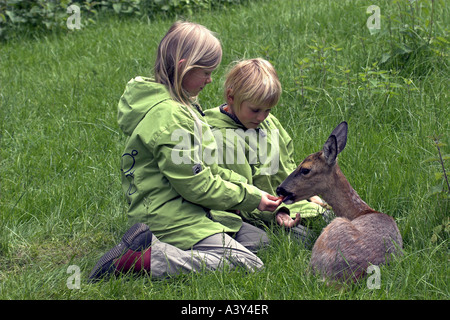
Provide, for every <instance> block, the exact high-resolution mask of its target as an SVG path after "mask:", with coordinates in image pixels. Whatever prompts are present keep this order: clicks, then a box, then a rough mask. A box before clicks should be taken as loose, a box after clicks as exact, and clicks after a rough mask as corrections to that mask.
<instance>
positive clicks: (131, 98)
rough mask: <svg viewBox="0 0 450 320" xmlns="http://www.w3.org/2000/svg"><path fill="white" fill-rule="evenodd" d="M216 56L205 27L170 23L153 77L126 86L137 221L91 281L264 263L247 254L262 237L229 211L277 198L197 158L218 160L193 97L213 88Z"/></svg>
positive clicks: (124, 118) (126, 177)
mask: <svg viewBox="0 0 450 320" xmlns="http://www.w3.org/2000/svg"><path fill="white" fill-rule="evenodd" d="M221 58H222V48H221V45H220V42H219V40H218V39H217V38H216V37H215V36H214V35H213V34H212V33H211V32H210V31H209V30H208V29H206V28H205V27H203V26H201V25H198V24H195V23H190V22H176V23H175V24H174V25H173V26H172V27H171V28H170V29H169V31H168V32H167V34H166V35H165V36H164V38H163V39H162V41H161V43H160V44H159V47H158V52H157V58H156V63H155V68H154V73H155V74H154V79H150V78H144V77H137V78H135V79H132V80H130V82H129V83H128V84H127V87H126V89H125V92H124V94H123V95H122V97H121V99H120V101H119V106H118V109H119V111H118V121H119V126H120V128H121V129H122V131H123V132H124V133H125V134H126V135H127V136H128V138H127V141H126V146H125V150H124V153H123V155H122V158H121V170H122V187H123V190H124V192H125V195H126V197H127V200H128V202H129V208H128V217H129V221H130V222H131V223H135V224H134V225H133V226H132V227H131V228H130V229H129V230H128V231H127V232H126V233H125V235H124V236H123V239H122V241H121V243H119V244H118V245H117V246H116V247H114V248H113V249H111V250H110V251H109V252H108V253H106V254H105V255H104V256H103V257H102V258H101V259H100V260H99V262H98V263H97V265H96V266H95V267H94V269H93V270H92V272H91V275H90V279H92V280H96V279H99V278H101V277H103V276H105V275H108V274H111V273H118V272H129V271H132V272H141V271H145V272H147V273H149V272H151V275H152V276H154V277H165V276H167V275H171V274H176V273H179V272H181V271H184V272H189V271H195V270H199V269H201V268H202V266H203V267H206V268H208V269H212V270H215V269H217V268H219V267H221V266H223V265H224V264H225V263H227V264H228V265H230V266H231V267H235V266H238V265H240V266H244V267H245V268H247V269H249V270H257V269H259V268H261V267H262V266H263V263H262V261H261V260H260V259H259V258H258V257H257V256H256V255H255V254H254V253H253V252H251V251H250V250H253V251H254V250H256V249H257V248H258V246H259V245H260V244H261V243H265V242H267V236H266V235H265V233H264V232H263V231H262V230H260V229H258V228H256V227H253V226H251V225H249V224H244V223H243V222H242V220H241V218H240V217H239V216H238V215H236V213H235V212H233V211H235V210H242V211H249V212H251V211H253V210H255V209H256V208H258V209H259V210H264V211H273V210H275V209H276V208H277V207H278V205H279V204H280V203H281V200H280V199H278V198H277V197H275V196H272V195H269V194H268V193H266V192H263V191H261V190H259V189H258V188H256V187H255V186H252V185H250V184H247V183H246V179H245V178H243V177H242V176H240V175H238V174H236V173H234V172H232V171H231V170H228V169H223V168H220V167H219V166H218V165H217V164H214V163H206V162H205V161H203V157H202V155H203V154H209V155H214V153H215V146H216V143H215V141H214V139H213V135H212V133H211V132H210V129H209V126H208V125H207V124H206V123H205V121H206V120H205V119H204V118H203V115H204V114H203V111H202V109H201V108H200V106H199V105H198V104H196V97H197V95H198V94H199V93H200V92H201V91H202V90H203V89H204V88H205V86H206V85H208V84H209V83H211V81H212V79H211V72H212V71H213V70H214V69H215V68H217V66H218V65H219V64H220V61H221ZM210 209H215V210H216V217H220V219H219V220H220V221H219V220H216V219H214V217H212V215H211V214H210ZM221 210H228V211H221ZM150 230H151V231H150ZM231 235H232V236H234V238H233V237H232V236H231ZM241 240H242V241H241ZM241 242H242V243H241Z"/></svg>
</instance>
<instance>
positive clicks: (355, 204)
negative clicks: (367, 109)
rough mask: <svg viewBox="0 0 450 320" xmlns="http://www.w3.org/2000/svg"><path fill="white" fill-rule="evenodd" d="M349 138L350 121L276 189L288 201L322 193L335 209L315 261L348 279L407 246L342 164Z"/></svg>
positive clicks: (316, 267)
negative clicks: (365, 198) (364, 197)
mask: <svg viewBox="0 0 450 320" xmlns="http://www.w3.org/2000/svg"><path fill="white" fill-rule="evenodd" d="M346 141H347V123H345V122H343V123H341V124H340V125H339V126H338V127H336V129H335V130H334V131H333V132H332V134H331V135H330V137H329V138H328V140H327V142H326V143H325V145H324V148H323V150H322V151H319V152H317V153H314V154H312V155H309V156H308V157H306V159H305V160H304V161H303V162H302V163H301V164H300V165H299V166H298V168H297V169H296V170H295V171H294V172H293V173H291V175H289V177H287V178H286V180H285V181H283V183H282V184H281V185H280V186H279V187H278V188H277V193H278V194H279V195H281V196H284V197H285V198H284V199H285V200H284V201H286V202H287V203H291V202H296V201H300V200H304V199H308V198H309V197H311V196H313V195H316V194H317V195H321V196H322V197H323V199H324V200H325V201H326V202H327V203H328V204H330V205H331V206H332V207H333V211H334V213H335V214H336V216H337V218H336V219H334V220H333V221H332V222H331V223H330V224H329V225H328V226H327V227H326V228H324V229H323V230H322V233H321V235H320V236H319V238H318V239H317V241H316V243H315V245H314V247H313V249H312V255H311V261H310V265H311V267H312V269H313V271H314V272H315V273H319V274H321V275H322V276H323V277H324V278H329V279H337V280H344V281H345V280H350V279H351V280H356V279H358V278H360V277H362V276H363V275H364V274H365V272H366V269H367V267H368V266H369V265H370V264H373V265H381V264H385V263H389V260H390V258H391V255H392V254H401V249H402V245H403V243H402V238H401V235H400V232H399V230H398V227H397V224H396V223H395V221H394V219H393V218H392V217H390V216H388V215H386V214H384V213H381V212H377V211H375V210H373V209H372V208H370V207H369V206H368V205H367V204H366V203H365V202H364V201H363V200H362V199H361V198H360V197H359V195H358V194H357V193H356V191H355V190H354V189H353V188H352V187H351V186H350V184H349V183H348V181H347V179H346V178H345V176H344V175H343V173H342V171H341V169H340V168H339V166H338V164H337V159H336V158H337V155H338V154H339V153H340V152H341V151H342V150H343V149H344V147H345V145H346ZM305 170H306V171H305ZM308 170H309V171H308Z"/></svg>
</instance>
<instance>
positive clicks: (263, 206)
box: [258, 192, 281, 212]
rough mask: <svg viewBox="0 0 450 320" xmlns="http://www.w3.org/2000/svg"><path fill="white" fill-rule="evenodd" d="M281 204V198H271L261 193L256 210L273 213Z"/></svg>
mask: <svg viewBox="0 0 450 320" xmlns="http://www.w3.org/2000/svg"><path fill="white" fill-rule="evenodd" d="M280 204H281V198H280V197H275V196H272V195H270V194H268V193H265V192H263V193H262V197H261V201H260V203H259V206H258V210H261V211H270V212H273V211H275V209H276V208H278V206H279V205H280Z"/></svg>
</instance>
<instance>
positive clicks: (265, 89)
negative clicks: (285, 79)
mask: <svg viewBox="0 0 450 320" xmlns="http://www.w3.org/2000/svg"><path fill="white" fill-rule="evenodd" d="M281 92H282V89H281V83H280V80H279V79H278V75H277V72H276V71H275V68H274V67H273V66H272V64H271V63H270V62H269V61H267V60H264V59H261V58H256V59H249V60H242V61H239V62H237V63H236V64H235V65H234V66H233V68H232V69H231V70H230V71H229V72H228V74H227V77H226V80H225V85H224V95H225V101H226V100H227V96H228V95H231V96H233V98H234V104H233V107H234V108H235V110H236V111H239V109H240V107H241V104H242V102H244V101H248V102H250V103H252V104H255V105H264V106H268V107H273V106H275V105H276V104H277V103H278V100H279V99H280V96H281Z"/></svg>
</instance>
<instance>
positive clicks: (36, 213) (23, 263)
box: [0, 0, 450, 300]
mask: <svg viewBox="0 0 450 320" xmlns="http://www.w3.org/2000/svg"><path fill="white" fill-rule="evenodd" d="M370 5H372V3H371V1H324V0H317V1H295V0H289V1H288V0H285V1H257V2H254V3H250V4H248V5H246V6H235V7H230V8H228V9H227V10H221V11H214V12H203V13H195V14H194V15H193V16H190V17H188V19H189V20H192V21H195V22H199V23H201V24H204V25H205V26H207V27H208V28H210V29H211V30H213V31H215V32H217V33H218V37H219V38H220V39H221V41H222V43H223V48H224V58H223V63H222V65H221V66H220V67H219V68H218V70H217V71H216V72H215V74H214V82H213V83H212V84H211V85H210V86H209V87H207V89H206V90H205V91H204V92H202V95H201V96H200V102H201V104H202V106H203V107H204V108H205V109H207V108H212V107H215V106H217V105H219V104H221V103H222V91H221V86H222V83H223V77H224V74H225V71H226V66H227V65H228V64H229V63H231V62H232V61H234V60H238V59H242V58H252V57H263V58H266V59H268V60H270V61H271V62H272V63H273V64H274V66H275V68H276V69H277V71H278V73H279V76H280V80H281V83H282V85H283V90H284V91H283V96H282V98H281V101H280V103H279V105H278V106H277V107H275V108H274V110H273V113H274V115H275V116H277V117H278V118H279V119H280V121H281V123H282V124H283V125H284V126H285V128H286V130H287V131H288V133H289V134H290V135H291V136H292V138H293V139H294V141H295V150H296V153H295V156H296V160H297V161H301V160H302V159H303V158H304V157H305V156H306V155H308V154H310V153H312V152H315V151H318V150H319V149H320V148H321V146H322V144H323V143H324V142H325V140H326V138H327V136H328V134H329V133H330V132H331V130H332V129H333V128H334V127H335V126H336V125H337V124H338V123H339V122H340V121H342V120H346V121H348V123H349V136H348V142H347V147H346V149H345V150H344V152H343V153H342V154H341V155H340V157H339V161H340V166H341V168H342V170H343V172H344V174H345V175H346V176H347V178H348V180H349V181H350V183H351V184H352V186H353V187H354V188H355V189H356V190H357V191H358V193H359V194H360V196H361V197H362V198H363V199H364V200H365V201H366V202H367V203H368V204H369V205H370V206H371V207H373V208H374V209H376V210H379V211H382V212H385V213H387V214H389V215H391V216H393V217H394V218H395V219H396V221H397V223H398V226H399V229H400V231H401V234H402V236H403V240H404V250H405V254H404V255H403V256H402V257H399V258H397V259H396V260H395V261H394V262H393V263H392V265H390V266H387V267H384V266H382V267H381V268H380V272H381V273H380V278H379V279H380V287H379V288H378V289H375V288H373V287H371V286H370V285H368V283H367V282H366V281H365V280H364V281H361V282H359V283H357V284H354V285H349V286H344V287H342V288H339V289H337V288H335V287H329V286H326V285H324V283H323V282H322V281H320V279H318V278H317V277H315V276H314V275H312V274H311V273H310V272H309V271H308V262H309V258H310V256H311V251H310V250H306V249H304V248H302V247H300V246H298V245H297V243H296V242H295V240H293V239H291V238H290V237H289V236H288V235H287V234H283V232H281V234H280V231H277V230H274V232H273V233H271V232H269V233H270V237H271V238H272V245H271V246H270V247H269V248H266V249H264V250H262V251H261V252H260V253H259V256H260V257H261V259H262V260H263V261H264V263H265V269H264V270H263V271H261V272H257V273H254V274H246V273H243V272H242V271H240V270H235V271H226V272H225V271H222V272H207V273H198V274H188V275H180V276H177V277H174V278H172V279H166V280H152V279H150V278H148V277H138V278H136V279H135V278H132V277H128V276H124V277H119V278H117V279H110V280H108V281H104V282H100V283H97V284H89V283H87V281H86V278H87V275H88V274H89V272H90V270H91V269H92V267H93V266H94V264H95V263H96V261H97V259H98V258H99V257H100V256H101V255H102V254H103V253H104V252H105V251H106V250H109V249H110V248H111V247H112V246H114V245H115V244H116V242H117V241H118V240H119V239H120V237H121V236H122V234H123V233H124V232H125V231H126V229H127V228H128V224H127V217H126V201H125V199H124V197H123V196H122V190H121V184H120V169H119V167H120V155H121V153H122V148H123V146H124V142H125V137H124V135H123V134H122V133H121V132H120V130H119V128H118V126H117V102H118V100H119V98H120V96H121V94H122V92H123V90H124V88H125V85H126V83H127V81H128V80H130V79H131V78H132V77H135V76H137V75H144V76H145V75H150V72H151V68H152V65H153V62H154V58H155V50H156V47H157V44H158V42H159V41H160V39H161V38H162V36H163V35H164V33H165V32H166V30H167V29H168V27H169V26H170V25H171V24H172V23H173V21H174V19H159V20H154V21H149V20H145V19H143V20H137V19H119V18H104V19H99V20H98V21H97V23H96V24H94V25H93V24H91V25H89V26H88V27H85V28H82V29H81V30H75V31H67V33H65V32H63V33H57V34H46V35H42V36H40V37H36V38H29V37H22V36H20V35H18V36H17V37H15V38H14V39H11V40H10V41H9V42H6V43H1V44H0V45H1V47H0V70H1V73H0V115H1V119H2V120H1V124H0V126H1V150H0V154H1V158H0V159H1V160H0V161H1V162H0V177H1V198H0V219H1V221H0V229H1V232H0V299H189V300H191V299H206V300H210V299H232V300H246V299H251V300H265V299H267V300H270V299H276V300H285V299H286V300H289V299H433V300H434V299H440V300H441V299H442V300H446V299H448V298H449V272H448V263H449V239H448V232H449V220H448V219H449V206H448V197H446V191H445V190H446V188H447V186H446V184H445V182H444V181H445V180H444V177H443V175H442V167H441V164H440V163H439V162H438V161H435V160H430V158H436V157H438V152H437V148H436V145H435V144H434V143H433V140H432V139H431V138H430V136H434V135H438V134H440V135H441V138H440V141H441V142H443V143H445V142H448V138H449V136H450V132H449V127H450V126H449V119H450V114H449V107H448V92H449V87H448V83H449V79H448V29H446V28H448V20H447V21H445V17H447V18H448V6H447V8H446V6H445V5H444V1H433V2H432V1H416V2H415V3H414V4H413V5H410V2H408V1H403V2H402V1H397V2H395V1H394V2H392V1H377V5H378V6H379V7H380V11H381V19H380V29H379V30H378V29H376V30H372V31H371V30H369V29H368V27H367V25H366V22H367V20H368V18H369V17H370V13H367V12H366V10H367V8H368V7H369V6H370ZM412 21H414V22H413V23H412ZM430 37H432V41H430ZM440 146H441V151H442V153H443V154H444V155H445V154H447V153H448V146H446V145H444V144H441V145H440ZM447 158H448V157H447ZM447 165H448V163H447ZM447 171H448V170H447ZM442 190H443V191H442ZM304 223H306V224H308V225H309V226H310V227H311V228H313V229H314V230H316V231H317V233H319V232H320V230H321V228H323V227H324V226H325V224H324V222H323V221H321V220H320V219H310V220H309V221H304ZM71 265H75V266H76V268H78V269H76V270H79V271H80V275H81V279H80V280H81V282H80V284H79V286H77V285H76V286H75V288H74V287H72V289H70V288H69V287H70V286H69V287H68V285H67V284H68V279H69V284H70V283H72V282H71V281H72V280H71V279H70V277H71V276H72V275H73V271H71V270H72V269H69V266H71ZM68 271H69V273H68ZM72 279H73V278H72Z"/></svg>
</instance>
